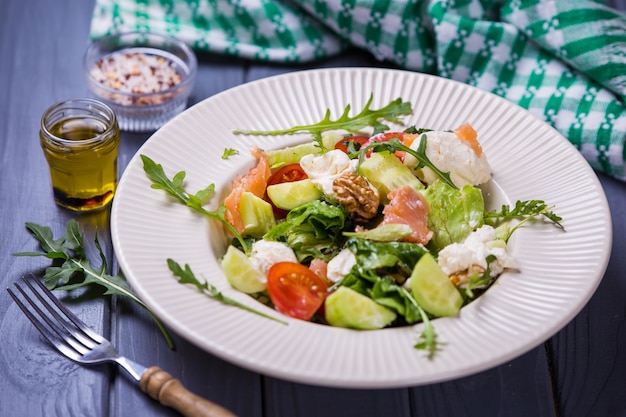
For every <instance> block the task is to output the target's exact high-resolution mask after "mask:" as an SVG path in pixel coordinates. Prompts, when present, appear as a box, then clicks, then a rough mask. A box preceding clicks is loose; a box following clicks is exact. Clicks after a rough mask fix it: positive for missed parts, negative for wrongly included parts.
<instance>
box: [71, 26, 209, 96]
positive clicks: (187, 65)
mask: <svg viewBox="0 0 626 417" xmlns="http://www.w3.org/2000/svg"><path fill="white" fill-rule="evenodd" d="M131 40H132V42H131ZM152 42H167V43H169V44H170V45H172V46H174V47H175V48H177V49H179V50H180V52H181V53H182V56H179V55H178V54H176V53H173V52H172V51H171V50H168V49H164V48H162V47H160V46H158V45H155V44H152ZM109 44H114V45H115V47H112V48H111V50H109V51H108V53H110V54H112V53H115V52H120V51H123V50H124V49H127V48H146V49H153V50H155V51H160V52H164V53H167V54H170V55H173V56H174V58H175V59H174V62H175V64H176V65H177V66H178V67H180V69H181V70H182V71H183V73H182V74H181V75H182V76H183V78H182V80H181V82H180V83H178V84H176V85H174V86H172V87H169V88H167V89H164V90H160V91H154V92H146V93H131V92H123V91H119V90H116V89H115V88H111V87H108V86H106V85H104V84H102V83H101V82H99V81H98V80H97V79H95V78H94V77H93V76H92V75H91V67H92V65H93V64H94V63H95V62H96V61H97V60H98V59H100V58H102V56H101V55H100V51H99V49H100V48H102V47H103V46H104V45H109ZM168 59H170V58H168ZM197 67H198V63H197V58H196V55H195V53H194V52H193V49H192V48H191V47H190V46H189V45H187V44H186V43H185V42H183V41H181V40H179V39H176V38H174V37H171V36H168V35H165V34H162V33H156V32H147V31H134V32H119V33H114V34H111V35H108V36H105V37H102V38H100V39H96V40H94V41H93V42H91V43H90V44H89V46H88V47H87V50H86V51H85V54H84V56H83V71H84V73H85V77H86V79H87V82H88V84H90V85H93V86H96V87H97V88H98V89H99V90H101V91H104V92H106V93H109V94H117V95H119V96H121V97H139V98H140V97H158V96H161V95H167V94H171V93H174V92H176V91H178V90H181V89H186V88H188V87H189V86H191V85H192V84H193V83H194V82H195V78H196V73H197Z"/></svg>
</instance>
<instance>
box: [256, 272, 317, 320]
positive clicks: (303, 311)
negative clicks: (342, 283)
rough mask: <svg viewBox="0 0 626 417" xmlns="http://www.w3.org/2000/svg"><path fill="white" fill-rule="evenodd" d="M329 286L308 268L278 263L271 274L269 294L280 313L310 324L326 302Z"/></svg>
mask: <svg viewBox="0 0 626 417" xmlns="http://www.w3.org/2000/svg"><path fill="white" fill-rule="evenodd" d="M327 290H328V287H327V285H326V282H324V280H323V279H322V278H320V277H319V276H318V275H317V274H315V273H314V272H313V271H311V270H310V269H309V268H307V267H306V266H304V265H301V264H299V263H296V262H278V263H275V264H274V265H272V267H271V268H270V269H269V271H268V272H267V292H268V293H269V296H270V299H271V300H272V303H274V306H275V307H276V310H278V311H280V312H281V313H283V314H286V315H288V316H290V317H293V318H296V319H300V320H310V319H311V317H313V315H314V314H315V312H316V311H317V310H318V309H319V308H320V307H321V306H322V304H323V303H324V300H325V299H326V293H327Z"/></svg>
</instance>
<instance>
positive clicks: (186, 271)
mask: <svg viewBox="0 0 626 417" xmlns="http://www.w3.org/2000/svg"><path fill="white" fill-rule="evenodd" d="M167 266H168V267H169V269H170V270H171V271H172V273H173V274H174V275H175V276H177V277H178V278H179V279H178V282H179V283H180V284H189V285H193V286H194V287H196V288H197V289H198V290H199V291H200V292H202V293H203V294H205V295H207V296H209V297H211V298H215V299H216V300H219V301H221V302H222V303H224V304H228V305H232V306H235V307H239V308H242V309H244V310H247V311H249V312H251V313H254V314H258V315H259V316H262V317H265V318H268V319H271V320H274V321H277V322H279V323H282V324H285V325H287V324H289V323H287V322H286V321H283V320H280V319H278V318H276V317H273V316H270V315H269V314H265V313H263V312H261V311H258V310H255V309H254V308H252V307H250V306H248V305H246V304H243V303H240V302H239V301H237V300H235V299H232V298H230V297H227V296H225V295H224V294H222V293H221V292H219V291H218V290H217V288H215V286H213V285H211V284H209V283H208V282H206V281H205V282H200V280H198V278H196V275H195V274H194V273H193V271H192V270H191V267H190V266H189V265H188V264H185V267H184V268H183V267H181V266H180V264H179V263H178V262H176V261H174V260H173V259H169V258H168V260H167Z"/></svg>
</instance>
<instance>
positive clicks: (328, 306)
mask: <svg viewBox="0 0 626 417" xmlns="http://www.w3.org/2000/svg"><path fill="white" fill-rule="evenodd" d="M324 310H325V312H326V321H328V324H330V325H331V326H335V327H347V328H351V329H358V330H374V329H382V328H383V327H385V326H387V325H389V323H391V322H392V321H394V320H395V319H396V313H395V312H393V311H392V310H389V309H388V308H387V307H384V306H381V305H380V304H378V303H377V302H375V301H374V300H372V299H371V298H369V297H366V296H365V295H363V294H361V293H358V292H356V291H354V290H351V289H350V288H347V287H339V288H338V289H337V290H336V291H335V292H333V293H332V294H330V295H329V296H328V297H326V301H325V304H324Z"/></svg>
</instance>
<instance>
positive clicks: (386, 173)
mask: <svg viewBox="0 0 626 417" xmlns="http://www.w3.org/2000/svg"><path fill="white" fill-rule="evenodd" d="M358 173H359V174H361V175H363V176H364V177H365V178H367V179H368V180H369V182H370V183H371V184H372V185H373V186H374V187H376V189H377V190H378V193H379V194H380V199H381V201H382V202H383V203H387V202H389V199H388V198H387V195H388V194H389V193H390V192H391V191H392V190H395V189H396V188H400V187H402V186H403V185H408V186H410V187H412V188H414V189H416V190H422V189H424V184H422V182H421V181H420V180H419V179H417V177H416V176H415V175H413V172H412V171H411V168H409V167H407V166H406V165H404V164H403V163H402V162H400V160H399V159H398V158H396V156H395V155H393V154H391V153H389V152H387V151H385V152H375V153H373V154H372V155H371V156H370V157H369V158H367V159H366V160H364V161H363V162H362V163H361V165H360V166H359V170H358Z"/></svg>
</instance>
